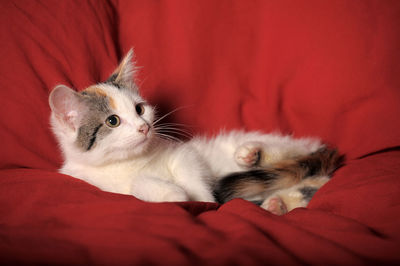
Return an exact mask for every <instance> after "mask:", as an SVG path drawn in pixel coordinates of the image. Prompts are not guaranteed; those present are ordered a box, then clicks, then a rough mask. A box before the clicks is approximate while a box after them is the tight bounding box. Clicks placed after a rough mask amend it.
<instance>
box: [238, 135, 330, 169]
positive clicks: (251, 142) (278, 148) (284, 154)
mask: <svg viewBox="0 0 400 266" xmlns="http://www.w3.org/2000/svg"><path fill="white" fill-rule="evenodd" d="M236 138H237V140H236V142H237V143H239V145H238V146H237V148H236V151H235V154H234V159H235V161H236V163H237V164H238V165H240V166H241V167H244V168H252V167H269V166H271V165H273V164H274V163H277V162H279V161H282V160H287V159H294V158H297V157H300V156H304V155H308V154H311V153H312V152H315V151H316V150H318V149H320V148H322V147H323V146H324V145H323V144H321V142H320V141H319V140H318V139H312V138H297V139H296V138H293V137H291V136H282V135H278V134H257V133H254V132H249V133H241V134H238V135H237V137H236Z"/></svg>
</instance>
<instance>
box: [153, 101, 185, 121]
mask: <svg viewBox="0 0 400 266" xmlns="http://www.w3.org/2000/svg"><path fill="white" fill-rule="evenodd" d="M185 108H188V107H187V106H181V107H178V108H175V109H174V110H172V111H171V112H168V113H166V114H165V115H163V116H162V117H160V118H158V119H157V120H155V121H154V122H153V125H156V124H157V123H158V122H160V121H161V120H162V119H164V118H166V117H167V116H169V115H171V114H173V113H175V112H177V111H179V110H182V109H185Z"/></svg>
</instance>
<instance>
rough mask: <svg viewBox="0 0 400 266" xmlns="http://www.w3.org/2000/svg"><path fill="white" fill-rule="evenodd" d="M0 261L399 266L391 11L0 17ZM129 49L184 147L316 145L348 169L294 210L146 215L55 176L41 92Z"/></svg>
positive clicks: (154, 11)
mask: <svg viewBox="0 0 400 266" xmlns="http://www.w3.org/2000/svg"><path fill="white" fill-rule="evenodd" d="M0 10H1V12H2V15H1V16H0V38H1V48H2V49H0V58H1V60H0V98H1V104H0V114H1V115H2V119H0V139H1V147H2V149H1V153H0V169H1V170H0V262H2V263H9V264H14V263H27V264H31V263H49V264H61V263H62V264H78V263H82V264H83V263H84V264H89V263H95V264H128V263H132V264H134V263H156V264H177V265H178V264H180V265H181V264H190V265H193V264H195V263H199V264H202V263H204V264H205V263H212V264H233V263H235V264H242V265H250V264H260V263H272V264H274V263H275V264H278V263H279V264H289V263H290V264H304V263H312V264H323V263H324V264H325V263H332V264H336V263H337V264H339V263H341V264H361V263H367V262H369V263H389V262H391V263H400V254H399V253H398V251H399V250H400V229H399V228H400V179H399V174H400V149H399V147H400V126H399V123H398V116H399V114H400V112H399V108H400V107H399V106H400V90H399V88H400V75H399V73H400V53H399V51H398V47H400V17H399V16H398V14H400V3H399V2H398V1H354V0H352V1H211V0H210V1H157V2H153V1H109V2H107V1H95V0H93V1H78V0H77V1H71V0H68V1H51V2H48V1H43V2H41V1H29V0H25V1H15V2H13V1H2V2H0ZM130 47H134V48H135V52H136V54H137V58H136V59H137V60H138V65H139V66H143V69H142V70H141V73H140V76H139V80H141V82H140V83H141V90H142V94H143V95H144V96H145V97H146V98H148V99H149V101H150V102H151V103H152V104H155V105H157V106H159V108H160V109H161V110H162V111H164V112H167V111H171V110H172V109H174V108H177V107H185V109H183V110H182V111H178V112H176V113H175V114H174V115H173V116H172V119H173V120H174V121H176V122H179V123H184V124H188V125H190V126H192V127H190V128H192V129H193V132H194V133H201V134H208V135H211V134H213V133H216V132H218V131H219V130H220V129H221V128H225V129H233V128H245V129H248V130H263V131H266V132H269V131H275V130H279V131H282V132H285V133H292V134H294V135H295V136H319V137H321V138H323V139H324V140H325V141H327V142H329V143H331V144H333V145H335V146H337V147H338V148H339V149H340V150H341V151H342V152H343V153H345V154H346V156H347V163H346V165H345V166H344V167H342V168H341V169H339V171H337V172H336V173H335V175H334V177H333V179H332V180H331V181H330V182H329V183H328V184H327V185H325V186H324V187H323V188H322V189H321V190H319V191H318V192H317V194H316V195H315V197H314V198H313V200H312V201H311V203H310V205H309V207H308V208H307V209H304V208H303V209H296V210H294V211H292V212H290V213H289V214H287V215H285V216H282V217H278V216H274V215H272V214H270V213H268V212H266V211H264V210H262V209H260V208H258V207H257V206H255V205H252V204H251V203H248V202H245V201H243V200H240V199H236V200H233V201H231V202H229V203H226V204H224V205H222V206H219V205H217V204H211V203H207V204H206V203H198V202H197V203H195V202H189V203H179V204H178V203H160V204H155V203H146V202H142V201H140V200H137V199H135V198H134V197H131V196H124V195H118V194H112V193H107V192H103V191H100V190H98V189H97V188H95V187H93V186H90V185H88V184H86V183H84V182H82V181H79V180H77V179H74V178H72V177H69V176H65V175H61V174H58V173H56V169H57V168H58V167H59V166H60V163H61V155H60V151H59V150H58V149H57V144H56V141H55V139H54V137H53V135H52V133H51V131H50V126H49V123H48V117H49V113H50V110H49V107H48V103H47V98H48V93H49V92H50V90H51V89H52V88H53V87H54V86H55V85H56V84H58V83H65V84H67V85H70V86H74V87H75V88H77V89H83V88H84V87H85V86H88V85H89V84H92V83H95V82H98V81H101V80H104V79H105V78H106V77H107V76H108V75H109V74H110V73H111V71H112V70H113V68H114V67H115V66H116V64H117V62H118V60H119V58H120V57H121V56H122V55H123V54H124V53H125V52H126V51H127V50H128V49H129V48H130Z"/></svg>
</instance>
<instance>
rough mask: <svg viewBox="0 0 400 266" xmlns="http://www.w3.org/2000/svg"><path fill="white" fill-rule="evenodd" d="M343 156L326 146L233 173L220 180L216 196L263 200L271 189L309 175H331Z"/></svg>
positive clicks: (224, 198)
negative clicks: (294, 156)
mask: <svg viewBox="0 0 400 266" xmlns="http://www.w3.org/2000/svg"><path fill="white" fill-rule="evenodd" d="M343 160H344V157H343V156H341V155H339V153H338V152H337V150H336V149H331V148H326V147H324V148H321V149H319V150H317V151H316V152H314V153H311V154H309V155H306V156H301V157H298V158H295V159H290V160H284V161H281V162H279V163H276V164H274V165H273V166H271V167H269V168H265V169H253V170H249V171H244V172H236V173H232V174H229V175H227V176H225V177H223V178H222V179H221V180H220V181H219V182H218V184H217V185H216V187H215V188H214V196H215V199H216V201H217V202H219V203H225V202H227V201H229V200H231V199H234V198H243V199H246V200H249V201H253V202H255V203H261V202H262V201H263V200H264V199H265V197H266V196H267V195H268V194H269V193H272V192H273V191H276V190H278V189H285V188H289V187H291V186H293V185H296V184H298V183H299V182H300V181H302V180H304V179H306V178H310V179H316V178H319V177H323V176H326V177H330V176H331V175H332V173H333V172H334V171H335V170H336V169H337V168H339V167H340V166H341V165H342V163H343Z"/></svg>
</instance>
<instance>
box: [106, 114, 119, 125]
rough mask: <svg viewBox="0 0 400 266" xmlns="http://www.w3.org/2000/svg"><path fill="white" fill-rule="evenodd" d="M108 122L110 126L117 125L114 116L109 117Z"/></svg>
mask: <svg viewBox="0 0 400 266" xmlns="http://www.w3.org/2000/svg"><path fill="white" fill-rule="evenodd" d="M108 122H110V124H111V125H113V126H115V125H116V124H117V123H118V121H117V118H116V117H115V116H110V117H109V118H108Z"/></svg>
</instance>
